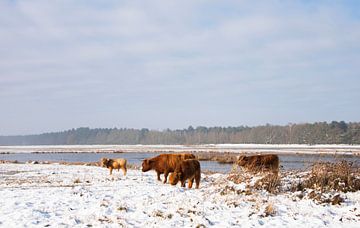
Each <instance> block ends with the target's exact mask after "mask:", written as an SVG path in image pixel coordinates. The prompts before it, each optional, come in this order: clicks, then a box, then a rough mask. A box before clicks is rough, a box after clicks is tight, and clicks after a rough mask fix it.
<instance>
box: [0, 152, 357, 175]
mask: <svg viewBox="0 0 360 228" xmlns="http://www.w3.org/2000/svg"><path fill="white" fill-rule="evenodd" d="M157 155H159V153H148V152H146V153H143V152H139V153H134V152H133V153H14V154H0V160H11V161H13V160H17V161H19V162H27V161H52V162H97V161H99V160H100V159H101V158H102V157H107V158H119V157H120V158H125V159H127V160H128V163H129V164H134V165H137V166H141V163H142V161H143V160H144V159H145V158H151V157H155V156H157ZM279 159H280V165H281V169H283V170H292V169H298V170H305V169H307V168H309V167H311V165H312V164H313V163H314V162H338V161H342V160H346V161H350V162H353V163H354V164H355V165H356V166H359V165H360V161H359V160H360V159H359V157H357V156H351V155H341V156H339V155H337V156H334V155H323V154H322V155H314V154H301V155H299V154H297V155H279ZM200 163H201V169H202V170H208V171H212V172H219V173H227V172H229V171H230V170H231V168H232V164H220V163H218V162H216V161H200Z"/></svg>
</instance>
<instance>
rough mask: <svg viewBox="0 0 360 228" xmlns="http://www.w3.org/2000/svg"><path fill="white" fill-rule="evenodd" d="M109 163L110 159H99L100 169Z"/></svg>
mask: <svg viewBox="0 0 360 228" xmlns="http://www.w3.org/2000/svg"><path fill="white" fill-rule="evenodd" d="M109 161H110V159H108V158H101V161H100V166H101V167H108V164H109Z"/></svg>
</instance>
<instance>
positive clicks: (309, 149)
mask: <svg viewBox="0 0 360 228" xmlns="http://www.w3.org/2000/svg"><path fill="white" fill-rule="evenodd" d="M56 152H62V153H63V152H65V153H66V152H76V153H84V152H88V153H94V152H220V153H222V152H231V153H262V152H265V153H269V152H274V153H278V154H296V153H298V154H320V153H322V154H339V155H343V154H347V155H360V145H333V144H331V145H303V144H301V145H299V144H204V145H47V146H0V153H56Z"/></svg>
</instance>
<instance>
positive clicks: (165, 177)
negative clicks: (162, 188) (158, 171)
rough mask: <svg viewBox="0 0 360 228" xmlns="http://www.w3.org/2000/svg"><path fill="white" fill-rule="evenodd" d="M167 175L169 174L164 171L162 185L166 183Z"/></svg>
mask: <svg viewBox="0 0 360 228" xmlns="http://www.w3.org/2000/svg"><path fill="white" fill-rule="evenodd" d="M168 174H169V172H168V171H167V170H166V171H165V172H164V179H165V180H164V184H165V183H166V181H167V177H168Z"/></svg>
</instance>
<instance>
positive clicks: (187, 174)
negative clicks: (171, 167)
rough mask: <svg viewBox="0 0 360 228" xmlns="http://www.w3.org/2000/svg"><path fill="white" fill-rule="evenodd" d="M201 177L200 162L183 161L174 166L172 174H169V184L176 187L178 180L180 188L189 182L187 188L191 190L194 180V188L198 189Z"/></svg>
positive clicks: (194, 160) (193, 160) (192, 160)
mask: <svg viewBox="0 0 360 228" xmlns="http://www.w3.org/2000/svg"><path fill="white" fill-rule="evenodd" d="M200 177H201V169H200V162H199V161H198V160H196V159H189V160H183V161H181V162H180V164H178V165H177V166H176V169H175V171H174V172H173V173H171V174H170V178H169V181H170V184H172V185H176V184H177V183H178V182H179V180H180V182H181V187H185V181H186V180H189V182H188V188H192V185H193V182H194V179H195V183H196V188H199V185H200Z"/></svg>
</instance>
